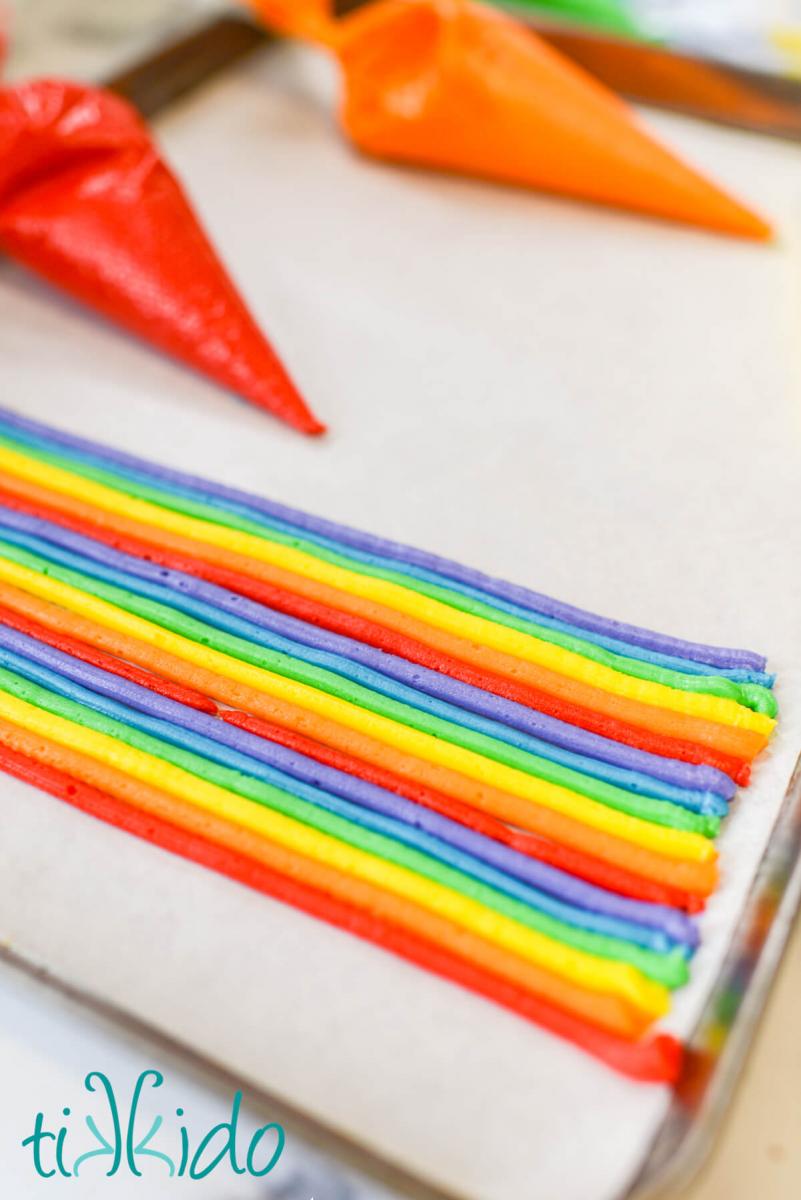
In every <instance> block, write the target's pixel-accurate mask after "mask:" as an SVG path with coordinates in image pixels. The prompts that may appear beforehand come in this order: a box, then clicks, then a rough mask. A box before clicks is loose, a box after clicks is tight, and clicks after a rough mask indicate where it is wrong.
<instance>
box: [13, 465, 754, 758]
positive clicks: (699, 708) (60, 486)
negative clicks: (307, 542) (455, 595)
mask: <svg viewBox="0 0 801 1200" xmlns="http://www.w3.org/2000/svg"><path fill="white" fill-rule="evenodd" d="M0 469H2V470H5V471H7V472H9V474H11V475H15V476H16V477H17V478H20V479H25V480H28V481H29V482H32V483H36V484H39V485H40V486H42V487H45V488H48V489H49V490H50V491H53V492H57V493H60V494H62V495H66V496H71V497H74V498H76V499H78V500H81V501H83V502H85V503H88V504H91V505H94V506H95V507H96V508H99V509H102V510H103V511H105V512H109V513H115V514H117V515H120V516H124V517H128V518H130V519H131V520H135V521H140V522H142V523H144V524H147V525H149V526H151V527H153V528H156V529H165V530H169V531H171V532H173V533H177V534H180V535H181V536H183V537H187V538H191V539H193V540H195V541H199V542H205V543H207V544H211V545H216V546H220V547H223V548H224V549H227V550H231V551H234V552H235V553H237V554H242V555H246V556H248V557H250V558H253V559H257V560H259V561H262V562H266V563H270V564H271V565H273V566H277V567H282V568H283V569H285V570H287V571H292V572H294V573H295V574H297V575H302V576H305V577H307V578H310V579H315V580H317V581H318V582H320V583H325V584H328V585H329V586H331V587H334V588H338V589H339V590H340V591H345V592H349V593H351V594H352V595H357V596H361V597H364V598H366V599H369V600H373V601H376V602H378V603H380V604H384V605H386V606H387V607H389V608H393V609H395V610H396V611H398V612H403V613H406V614H407V615H409V616H412V617H415V618H417V619H418V620H421V621H424V622H426V623H427V624H428V625H431V626H433V627H435V628H438V629H442V630H445V631H446V632H448V633H451V634H454V635H456V636H458V637H462V638H466V639H469V640H470V641H474V642H479V643H481V644H483V645H485V646H489V647H492V648H493V649H495V650H500V651H502V652H504V653H506V654H511V655H514V656H516V657H517V658H521V659H525V660H526V661H529V662H532V663H536V664H537V665H539V666H541V667H545V668H547V669H548V670H551V671H554V672H557V673H558V674H561V675H564V676H566V677H569V678H571V679H576V680H579V681H581V682H583V683H586V684H588V685H590V686H592V687H597V688H600V689H601V690H603V691H606V692H610V693H612V694H614V695H618V696H625V697H628V698H630V699H633V700H637V701H640V702H641V703H643V704H650V705H653V706H656V707H660V708H664V709H670V710H672V711H674V712H680V713H685V714H688V715H690V716H696V717H701V718H704V719H706V720H709V721H715V722H717V723H718V724H722V725H731V726H734V727H736V728H741V729H747V730H751V731H753V732H754V733H758V734H761V735H763V736H765V737H767V736H769V735H770V733H771V731H772V730H773V727H774V725H775V723H776V722H775V720H773V719H772V718H771V717H768V716H766V715H765V714H763V713H757V712H752V711H751V709H749V708H746V707H745V706H744V705H741V704H738V703H737V702H736V701H734V700H729V699H725V698H723V697H719V696H710V695H707V694H706V693H702V692H684V691H680V690H678V689H675V688H671V687H667V686H666V685H664V684H661V683H655V682H653V681H652V680H646V679H637V678H634V677H632V676H630V675H625V674H623V673H621V672H619V671H616V670H614V669H612V668H611V667H606V666H603V665H602V664H600V663H596V662H592V661H590V660H589V659H586V658H583V657H582V656H581V655H580V654H576V653H574V652H573V651H570V650H566V649H564V648H563V647H561V646H556V645H553V644H552V643H550V642H544V641H540V640H539V639H537V638H535V637H532V636H530V635H529V634H524V633H521V632H519V631H518V630H515V629H510V628H508V627H507V626H505V625H497V624H495V622H493V621H489V620H486V619H485V618H483V617H476V616H473V615H472V614H470V613H465V612H462V611H460V610H458V609H455V608H451V607H450V606H449V605H447V604H443V603H441V602H440V601H438V600H433V599H431V598H429V597H427V596H423V595H420V594H419V593H418V592H415V591H412V590H410V589H408V588H405V587H403V586H401V585H400V584H397V583H391V582H389V581H388V580H384V579H376V578H373V577H372V576H368V575H360V574H359V573H357V572H355V571H350V570H347V569H345V568H344V567H338V566H335V565H333V564H332V563H327V562H324V561H322V560H321V559H318V558H315V557H314V556H313V555H310V554H306V553H304V552H303V551H301V550H295V549H293V548H292V547H290V546H284V545H280V544H278V543H275V542H270V541H268V540H266V539H264V538H260V537H257V536H256V535H254V534H250V533H244V532H242V531H240V530H235V529H229V528H227V527H226V526H222V525H216V524H214V523H212V522H209V521H202V520H199V519H198V518H196V517H188V516H185V515H183V514H181V513H177V512H173V511H172V510H171V509H167V508H160V507H159V506H158V505H155V504H151V503H149V502H148V501H145V500H139V499H136V498H134V497H131V496H127V495H125V494H124V493H122V492H117V491H115V490H114V489H113V488H109V487H106V486H105V485H103V484H100V483H96V482H94V481H93V480H90V479H86V478H84V477H83V476H80V475H74V474H72V473H71V472H69V471H65V470H63V469H62V468H60V467H56V466H52V465H50V464H48V463H45V462H41V461H39V460H38V459H34V458H28V457H27V456H25V455H24V454H19V453H17V452H16V451H14V450H9V449H7V448H6V447H0Z"/></svg>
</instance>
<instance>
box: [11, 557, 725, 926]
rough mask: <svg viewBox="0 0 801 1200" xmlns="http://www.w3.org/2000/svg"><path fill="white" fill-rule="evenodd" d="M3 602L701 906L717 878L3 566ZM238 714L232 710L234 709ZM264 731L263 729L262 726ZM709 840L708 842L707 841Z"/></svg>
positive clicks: (709, 866)
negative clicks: (83, 606)
mask: <svg viewBox="0 0 801 1200" xmlns="http://www.w3.org/2000/svg"><path fill="white" fill-rule="evenodd" d="M0 603H2V604H3V605H4V606H5V607H7V608H10V609H11V610H13V611H14V612H16V613H19V614H23V615H26V616H28V617H32V618H33V619H35V620H37V621H39V622H41V623H42V624H44V625H45V626H46V627H47V628H48V629H49V630H51V631H55V632H58V633H62V632H67V633H69V634H70V635H72V636H75V637H78V638H81V639H82V640H84V641H86V642H88V643H89V644H90V645H92V646H94V647H96V648H98V649H100V650H103V651H105V652H109V653H112V654H115V655H117V656H119V657H121V658H125V659H126V660H128V661H130V662H132V663H136V664H137V665H138V666H141V667H144V668H145V669H147V670H151V671H153V672H154V673H156V674H159V675H161V676H163V677H164V678H166V679H169V680H172V681H174V682H177V683H180V684H182V685H186V686H188V687H192V688H194V689H196V690H198V691H201V692H203V693H204V694H205V695H208V696H210V697H212V698H213V699H214V700H216V701H218V702H219V703H220V704H223V705H227V706H229V707H230V708H232V709H241V710H244V714H245V717H246V719H247V720H250V719H252V718H257V719H258V721H260V722H261V721H266V722H276V723H278V725H279V726H281V727H282V728H284V729H286V730H289V731H293V732H296V733H300V734H302V735H304V736H306V735H308V736H310V737H311V738H313V739H316V740H318V741H319V742H320V743H321V744H323V745H325V746H326V747H329V748H333V749H336V750H337V751H340V752H344V753H347V754H351V755H355V756H356V757H358V758H360V759H362V760H364V761H365V762H367V763H368V764H370V765H371V767H378V768H379V769H382V770H388V771H390V772H395V773H397V774H398V775H399V776H400V777H401V778H402V779H403V780H404V782H405V784H406V785H407V786H410V785H416V784H418V783H422V784H423V785H424V786H426V787H431V788H433V789H435V790H438V791H440V792H442V793H443V794H444V795H446V796H447V797H448V798H449V799H453V800H455V801H457V802H458V803H459V804H462V805H465V806H468V807H473V808H475V809H476V811H478V812H479V813H483V814H485V815H490V816H492V817H493V818H495V819H497V820H500V821H502V822H503V823H504V824H506V825H507V826H508V827H509V828H510V829H517V830H520V831H523V832H524V833H525V832H530V833H532V834H534V835H535V836H537V837H539V838H543V839H548V840H549V841H552V842H555V843H557V844H562V845H564V846H565V847H567V848H568V849H569V851H571V852H572V851H576V852H578V853H580V854H589V855H590V856H591V857H593V858H599V859H600V860H601V861H602V862H603V863H606V864H609V865H612V866H613V867H614V868H621V869H623V870H624V871H627V872H631V873H633V874H634V875H636V876H641V877H642V878H644V879H647V880H652V881H655V882H656V883H657V885H658V886H662V887H669V888H671V889H679V890H680V894H682V895H683V896H686V897H687V898H688V907H690V908H692V909H693V910H697V908H698V907H699V905H701V904H702V903H703V898H704V897H706V896H708V895H709V894H710V893H711V892H712V891H713V890H714V888H715V886H716V883H717V867H716V864H715V862H714V861H706V862H694V861H690V860H688V859H682V858H677V857H672V856H671V855H670V854H664V853H657V852H654V851H651V850H649V849H648V848H647V847H644V846H638V845H636V844H634V843H631V842H627V841H625V840H623V839H621V838H619V837H616V836H614V835H611V834H607V833H605V832H604V831H602V830H599V829H593V828H590V827H588V826H586V825H584V824H583V823H582V822H581V821H578V820H575V819H573V818H571V817H568V816H566V815H565V814H563V813H561V812H559V811H557V810H555V809H549V808H546V807H544V806H541V805H537V804H531V803H530V802H527V801H523V800H520V799H518V797H516V796H513V795H511V794H510V793H508V792H504V791H502V790H500V789H498V788H495V787H493V786H492V785H490V784H487V783H485V782H478V781H474V780H472V779H470V778H469V777H468V776H465V775H462V774H461V773H459V772H457V771H453V770H451V769H449V768H447V767H442V766H439V765H435V764H432V763H427V762H425V761H423V760H419V759H414V758H411V757H410V756H409V755H407V754H405V753H403V752H402V751H399V750H397V749H395V748H393V747H391V746H389V745H387V744H386V743H382V742H379V741H377V740H376V739H374V738H371V737H369V736H366V735H364V734H360V733H357V732H356V731H355V730H350V729H346V728H345V727H343V726H341V725H339V724H338V723H337V722H336V721H331V720H329V719H327V718H325V717H321V716H319V715H318V714H316V713H312V712H309V711H308V710H304V709H301V708H299V707H298V706H296V705H294V704H291V703H289V702H287V701H283V700H278V699H276V698H275V697H272V696H270V695H268V694H266V693H264V692H262V691H260V690H258V689H257V688H254V687H251V686H249V685H248V684H246V683H243V682H242V681H240V680H234V679H229V678H228V677H226V676H225V675H222V674H219V673H217V672H215V671H213V670H209V669H208V668H207V667H205V666H202V665H198V664H195V663H190V662H187V661H185V660H183V659H181V658H180V657H178V656H177V655H174V654H172V653H170V652H169V651H166V650H164V649H163V648H161V647H160V646H157V645H153V644H150V643H148V642H146V641H142V640H140V639H138V638H136V637H133V636H131V635H130V634H128V633H125V632H123V631H121V630H119V629H114V628H111V627H110V626H106V625H103V624H101V623H99V622H96V621H94V620H92V619H89V618H87V617H85V616H83V615H82V614H80V613H77V612H73V611H71V610H70V609H69V608H68V607H65V606H64V605H57V604H54V603H52V602H50V601H48V600H45V599H43V598H42V597H41V596H39V595H36V594H35V592H34V591H25V590H24V589H22V588H17V587H14V586H12V585H10V584H9V583H7V582H5V581H3V579H2V573H1V572H0ZM232 716H233V714H232ZM256 732H260V730H258V729H257V730H256ZM706 844H707V846H708V845H709V843H706Z"/></svg>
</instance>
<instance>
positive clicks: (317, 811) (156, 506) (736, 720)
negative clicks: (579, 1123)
mask: <svg viewBox="0 0 801 1200" xmlns="http://www.w3.org/2000/svg"><path fill="white" fill-rule="evenodd" d="M772 685H773V678H772V676H771V675H769V674H768V673H767V672H766V664H765V660H764V659H763V658H762V657H761V656H759V655H756V654H753V653H750V652H747V651H742V650H724V649H719V648H715V647H711V646H704V645H699V644H696V643H692V642H686V641H682V640H680V639H677V638H671V637H666V636H663V635H659V634H656V633H652V632H650V631H648V630H644V629H640V628H636V627H633V626H630V625H624V624H622V623H620V622H616V621H611V620H607V619H605V618H601V617H598V616H595V615H593V614H591V613H588V612H585V611H583V610H581V609H578V608H574V607H571V606H569V605H566V604H562V603H559V602H557V601H555V600H552V599H550V598H548V597H546V596H543V595H540V594H539V593H536V592H533V591H531V590H529V589H527V588H523V587H520V586H517V585H513V584H508V583H505V582H503V581H500V580H497V579H493V578H491V577H489V576H486V575H484V574H482V573H480V572H478V571H475V570H473V569H470V568H466V567H463V566H460V565H459V564H457V563H453V562H450V561H447V560H445V559H442V558H439V557H437V556H434V555H431V554H428V553H425V552H423V551H419V550H414V549H412V548H410V547H407V546H403V545H399V544H397V543H394V542H388V541H385V540H384V539H381V538H377V537H375V536H373V535H370V534H365V533H360V532H358V531H356V530H353V529H349V528H345V527H343V526H340V525H337V524H334V523H332V522H330V521H326V520H323V519H320V518H316V517H312V516H310V515H308V514H306V513H302V512H298V511H296V510H294V509H289V508H286V507H284V506H282V505H279V504H276V503H273V502H270V501H266V500H263V499H261V498H259V497H256V496H251V495H248V494H246V493H244V492H240V491H238V490H236V489H233V488H229V487H225V486H222V485H219V484H213V483H209V482H207V481H204V480H202V479H198V478H196V477H194V476H188V475H185V474H181V473H179V472H176V471H172V470H169V469H167V468H165V467H161V466H157V465H155V464H151V463H148V462H144V461H142V460H140V459H136V458H133V457H131V456H130V455H127V454H124V453H121V452H119V451H116V450H111V449H108V448H105V447H102V446H99V445H95V444H93V443H90V442H88V441H86V440H84V439H82V438H78V437H73V436H71V435H69V434H66V433H63V432H61V431H58V430H55V429H50V428H47V427H44V426H42V425H39V424H37V423H35V422H33V421H30V420H28V419H26V418H23V417H21V416H18V415H16V414H14V413H12V412H9V411H5V410H0V766H2V768H3V769H4V770H5V771H7V772H9V773H11V774H14V775H17V776H18V777H20V778H23V779H26V780H28V781H29V782H32V783H34V784H36V785H37V786H39V787H42V788H45V789H47V790H49V791H50V792H52V793H53V794H55V795H58V796H60V797H62V798H63V799H65V800H67V801H69V802H70V803H72V804H73V805H75V806H76V807H78V808H81V809H83V810H84V811H86V812H89V813H92V814H93V815H95V816H97V817H100V818H102V819H104V820H106V821H109V822H111V823H113V824H115V825H117V826H118V827H120V828H122V829H126V830H128V831H130V832H132V833H135V834H137V835H138V836H140V837H144V838H148V839H149V840H151V841H153V842H155V843H157V844H159V845H162V846H165V847H167V848H168V849H170V850H172V851H174V852H176V853H179V854H183V855H185V856H187V857H189V858H191V859H193V860H195V861H197V862H200V863H203V864H204V865H206V866H208V867H211V868H212V869H215V870H218V871H221V872H223V873H225V874H227V875H229V876H230V877H231V878H233V879H236V880H239V881H240V882H243V883H245V884H247V885H248V886H250V887H253V888H257V889H259V890H261V891H262V892H264V893H266V894H267V895H270V896H273V897H276V898H278V899H280V900H282V901H284V902H287V903H291V904H293V905H295V906H297V907H299V908H301V909H302V910H304V911H306V912H309V913H312V914H313V915H315V916H317V917H319V918H321V919H324V920H327V921H329V922H330V923H332V924H335V925H337V926H339V927H341V928H344V929H347V930H349V931H350V932H352V933H354V934H356V935H358V936H361V937H363V938H366V939H368V940H370V941H372V942H374V943H376V944H378V945H380V946H382V947H383V948H384V949H386V950H389V951H391V952H393V953H395V954H399V955H401V956H403V957H405V958H406V959H408V960H410V961H412V962H415V963H418V964H420V965H421V966H424V967H426V968H427V969H429V970H432V971H435V972H437V973H438V974H440V975H442V976H444V977H445V978H447V979H449V980H452V981H455V982H457V983H459V984H461V985H462V986H465V987H468V988H471V989H472V990H474V991H476V992H478V993H479V994H481V995H484V996H486V997H488V998H490V999H492V1000H494V1001H495V1002H497V1003H500V1004H503V1005H505V1006H506V1007H507V1008H509V1009H511V1010H512V1011H514V1012H516V1013H518V1014H519V1015H521V1016H523V1017H525V1018H527V1019H529V1020H532V1021H535V1022H537V1023H538V1024H540V1025H543V1026H544V1027H546V1028H548V1029H550V1030H551V1031H552V1032H554V1033H556V1034H558V1035H559V1036H562V1037H564V1038H567V1039H569V1040H571V1041H573V1042H574V1043H576V1044H578V1045H580V1046H582V1047H583V1048H584V1049H585V1050H587V1051H589V1052H591V1053H593V1054H595V1055H596V1056H598V1057H600V1058H602V1059H603V1060H604V1061H605V1062H607V1063H609V1064H610V1065H611V1066H613V1067H615V1068H617V1069H619V1070H621V1071H623V1072H625V1073H627V1074H629V1075H632V1076H634V1077H637V1078H640V1079H648V1080H669V1079H671V1078H673V1077H674V1076H675V1074H676V1072H677V1070H678V1066H679V1062H680V1047H679V1046H678V1045H677V1044H676V1043H675V1042H674V1041H673V1040H672V1039H671V1038H669V1037H667V1036H665V1035H663V1034H659V1033H658V1032H656V1033H655V1032H654V1031H653V1026H654V1022H656V1021H657V1020H658V1018H660V1017H661V1016H663V1015H664V1014H665V1013H666V1012H667V1011H668V1008H669V1005H670V995H671V992H672V991H673V990H674V989H676V988H678V987H680V986H682V984H683V983H685V982H686V980H687V978H688V974H689V970H690V965H691V961H692V956H693V953H694V952H695V950H696V948H697V946H698V929H697V926H696V923H695V922H694V920H693V917H692V914H693V913H695V912H697V911H698V910H699V909H700V908H701V907H702V906H703V903H704V900H705V898H706V897H707V896H708V895H709V894H710V892H711V891H712V890H713V889H714V887H715V883H716V879H717V862H716V859H717V853H716V850H715V846H714V839H715V836H716V834H717V833H718V830H719V828H720V825H721V821H722V820H723V819H724V818H725V816H726V814H727V812H728V809H729V806H730V804H731V802H732V800H733V799H734V796H735V793H736V787H737V785H738V784H744V783H747V782H748V778H749V772H750V764H751V762H752V760H753V759H754V758H755V756H756V755H757V754H758V753H759V751H760V750H761V749H762V748H763V747H764V746H765V745H766V743H767V741H768V739H769V738H770V735H771V732H772V730H773V727H774V724H775V719H776V703H775V699H774V696H773V692H772Z"/></svg>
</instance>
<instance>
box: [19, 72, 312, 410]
mask: <svg viewBox="0 0 801 1200" xmlns="http://www.w3.org/2000/svg"><path fill="white" fill-rule="evenodd" d="M0 252H2V253H4V254H7V255H8V256H9V257H10V258H13V259H15V260H16V261H17V262H19V263H21V264H23V265H24V266H26V267H28V268H29V269H30V270H31V271H33V272H34V273H36V274H38V275H39V276H40V277H42V278H44V279H45V280H46V281H47V282H49V283H51V284H53V285H54V286H56V287H58V288H60V289H62V290H63V291H65V292H67V293H69V294H70V295H71V296H72V297H73V298H75V299H76V300H78V301H80V302H81V303H83V304H85V305H87V306H88V307H90V308H92V309H94V310H95V311H98V312H100V313H101V314H102V315H103V316H105V317H107V318H109V319H110V320H112V321H113V322H115V323H117V324H119V325H121V326H123V327H124V328H125V329H127V330H128V331H129V332H131V333H134V334H136V335H138V336H139V337H141V338H143V339H144V340H146V341H149V342H151V343H152V344H153V345H155V346H157V347H158V348H159V349H160V350H162V351H166V352H167V353H168V354H170V355H171V356H173V357H174V358H177V359H179V360H181V361H182V362H184V363H186V364H187V365H189V366H191V367H193V368H194V369H195V370H197V371H199V372H201V373H202V374H204V375H206V376H207V377H209V378H211V379H212V380H214V382H216V383H218V384H220V385H221V386H222V387H224V388H226V389H228V390H230V391H232V392H235V393H236V394H238V395H239V396H242V397H244V398H245V399H246V400H249V401H250V403H251V404H254V405H256V406H257V407H259V408H262V409H264V410H266V411H268V412H270V413H272V414H273V415H274V416H277V417H279V418H280V419H281V420H283V421H286V422H287V423H288V424H289V425H292V426H293V427H294V428H295V429H298V430H300V431H301V432H303V433H307V434H318V433H322V432H323V430H324V426H323V425H322V424H321V423H320V422H319V421H318V420H317V418H316V417H315V416H314V415H313V414H312V413H311V411H310V410H309V408H308V407H307V405H306V403H305V402H304V400H303V399H302V397H301V395H300V393H299V392H298V390H297V388H296V387H295V385H294V383H293V382H292V380H291V379H290V377H289V375H288V373H287V371H286V370H285V368H284V366H283V364H282V363H281V361H280V360H279V358H278V356H277V355H276V353H275V351H274V350H273V348H272V346H271V345H270V344H269V342H268V341H267V339H266V338H265V336H264V335H263V334H262V332H261V331H260V330H259V328H258V326H257V325H256V322H255V320H254V318H253V317H252V315H251V314H250V312H249V311H248V309H247V307H246V305H245V303H244V300H243V299H242V297H241V296H240V294H239V292H238V291H237V289H236V287H235V285H234V283H233V281H232V280H231V278H230V276H229V275H228V273H227V271H226V270H225V268H224V266H223V265H222V263H221V261H220V259H219V258H218V256H217V254H216V252H215V250H214V248H213V247H212V245H211V243H210V241H209V240H208V237H207V236H206V234H205V232H204V231H203V229H202V228H201V226H200V224H199V222H198V219H197V217H196V215H195V213H194V211H193V209H192V207H191V205H190V203H189V200H188V199H187V197H186V195H185V193H184V191H183V189H182V187H181V186H180V184H179V183H178V181H177V179H176V178H175V176H174V175H173V174H172V172H171V171H170V170H169V168H168V167H167V165H166V164H165V162H164V160H163V159H162V157H161V156H160V154H159V152H158V150H157V149H156V147H155V146H154V144H153V142H152V140H151V137H150V134H149V132H148V129H147V127H146V125H145V124H144V122H143V121H142V119H141V118H140V117H139V115H138V113H137V112H136V111H135V110H134V109H133V108H132V107H131V106H130V105H129V104H128V103H127V102H125V101H123V100H121V99H120V98H119V97H117V96H114V95H113V94H111V93H110V92H107V91H102V90H99V89H96V88H91V87H86V86H83V85H80V84H75V83H69V82H65V81H61V80H57V79H40V80H34V81H32V82H28V83H22V84H18V85H14V86H7V87H3V88H0Z"/></svg>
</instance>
